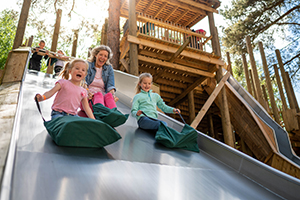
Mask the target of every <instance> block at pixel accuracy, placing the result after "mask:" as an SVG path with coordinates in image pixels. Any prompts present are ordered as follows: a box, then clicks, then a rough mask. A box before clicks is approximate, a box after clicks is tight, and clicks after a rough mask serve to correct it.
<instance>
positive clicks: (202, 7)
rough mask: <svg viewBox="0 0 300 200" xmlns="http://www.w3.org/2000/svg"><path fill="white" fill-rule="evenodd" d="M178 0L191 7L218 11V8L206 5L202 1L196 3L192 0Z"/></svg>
mask: <svg viewBox="0 0 300 200" xmlns="http://www.w3.org/2000/svg"><path fill="white" fill-rule="evenodd" d="M178 1H179V2H182V3H186V4H189V5H191V6H193V7H196V8H200V9H202V10H205V11H208V12H213V13H219V12H218V10H216V9H215V8H212V7H209V6H206V5H204V4H202V3H197V2H195V1H192V0H178Z"/></svg>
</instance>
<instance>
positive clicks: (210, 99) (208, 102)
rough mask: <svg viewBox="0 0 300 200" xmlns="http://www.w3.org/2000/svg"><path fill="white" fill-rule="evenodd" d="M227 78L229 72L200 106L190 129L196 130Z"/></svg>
mask: <svg viewBox="0 0 300 200" xmlns="http://www.w3.org/2000/svg"><path fill="white" fill-rule="evenodd" d="M229 76H230V72H227V73H226V74H225V75H224V76H223V77H222V79H221V80H220V81H219V83H218V85H217V87H215V89H214V91H213V92H212V93H211V94H210V96H209V97H208V99H207V100H206V102H205V104H204V105H203V106H202V108H201V110H200V111H199V112H198V114H197V116H196V118H195V119H194V120H193V122H192V123H191V127H193V128H196V127H197V126H198V125H199V124H200V122H201V120H202V119H203V117H204V115H205V114H206V112H207V111H208V109H209V108H210V106H211V104H212V103H213V102H214V100H215V99H216V97H217V96H218V95H219V93H220V91H221V90H222V89H223V88H224V84H225V82H226V81H227V79H228V78H229Z"/></svg>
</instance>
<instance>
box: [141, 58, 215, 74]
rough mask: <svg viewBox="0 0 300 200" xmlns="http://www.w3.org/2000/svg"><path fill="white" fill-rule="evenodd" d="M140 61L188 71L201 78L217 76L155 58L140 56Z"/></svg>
mask: <svg viewBox="0 0 300 200" xmlns="http://www.w3.org/2000/svg"><path fill="white" fill-rule="evenodd" d="M138 60H139V61H144V62H149V63H152V64H155V65H160V66H164V67H167V68H171V69H176V70H180V71H186V72H189V73H193V74H197V75H200V76H206V77H210V78H213V77H214V76H215V75H214V74H213V73H210V72H206V71H203V70H199V69H194V68H190V67H185V66H183V65H178V64H173V63H169V62H165V61H162V60H157V59H154V58H149V57H145V56H141V55H139V56H138Z"/></svg>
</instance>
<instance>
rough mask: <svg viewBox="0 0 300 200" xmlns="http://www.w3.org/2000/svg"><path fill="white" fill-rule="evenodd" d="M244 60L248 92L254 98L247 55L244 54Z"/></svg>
mask: <svg viewBox="0 0 300 200" xmlns="http://www.w3.org/2000/svg"><path fill="white" fill-rule="evenodd" d="M242 60H243V66H244V72H245V78H246V83H247V90H248V92H249V93H250V94H251V95H252V96H253V94H252V88H251V82H250V78H249V73H248V72H249V71H248V63H247V60H246V56H245V54H242Z"/></svg>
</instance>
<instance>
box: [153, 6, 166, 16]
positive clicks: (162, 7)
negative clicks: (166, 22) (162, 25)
mask: <svg viewBox="0 0 300 200" xmlns="http://www.w3.org/2000/svg"><path fill="white" fill-rule="evenodd" d="M166 5H167V2H164V3H163V4H162V6H161V7H160V9H159V10H158V11H157V12H156V14H155V15H154V18H156V17H157V16H158V15H159V13H160V12H161V11H162V10H163V9H164V8H165V7H166Z"/></svg>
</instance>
